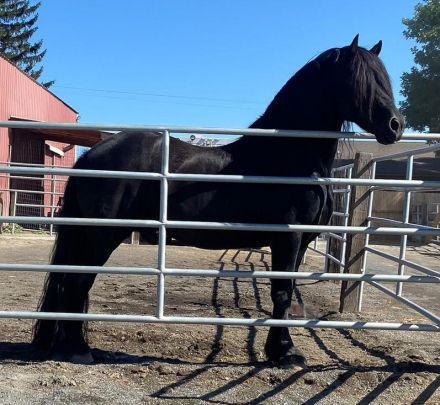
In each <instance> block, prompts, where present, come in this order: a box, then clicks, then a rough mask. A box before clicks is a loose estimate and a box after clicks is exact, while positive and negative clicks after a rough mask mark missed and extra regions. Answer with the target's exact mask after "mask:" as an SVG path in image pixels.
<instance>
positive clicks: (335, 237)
mask: <svg viewBox="0 0 440 405" xmlns="http://www.w3.org/2000/svg"><path fill="white" fill-rule="evenodd" d="M327 235H328V236H329V237H330V238H333V239H337V240H341V241H343V242H347V238H344V237H343V236H340V235H336V234H335V233H333V232H328V233H327Z"/></svg>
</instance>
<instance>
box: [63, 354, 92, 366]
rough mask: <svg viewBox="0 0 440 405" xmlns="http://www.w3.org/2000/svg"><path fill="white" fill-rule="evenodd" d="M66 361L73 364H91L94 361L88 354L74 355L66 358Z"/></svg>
mask: <svg viewBox="0 0 440 405" xmlns="http://www.w3.org/2000/svg"><path fill="white" fill-rule="evenodd" d="M68 361H69V362H70V363H73V364H92V363H93V362H94V361H95V359H94V358H93V356H92V354H91V353H90V352H88V353H83V354H74V355H72V356H70V357H69V358H68Z"/></svg>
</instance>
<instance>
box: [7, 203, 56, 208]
mask: <svg viewBox="0 0 440 405" xmlns="http://www.w3.org/2000/svg"><path fill="white" fill-rule="evenodd" d="M15 206H16V207H29V208H61V207H60V206H59V205H41V204H40V205H38V204H17V203H15Z"/></svg>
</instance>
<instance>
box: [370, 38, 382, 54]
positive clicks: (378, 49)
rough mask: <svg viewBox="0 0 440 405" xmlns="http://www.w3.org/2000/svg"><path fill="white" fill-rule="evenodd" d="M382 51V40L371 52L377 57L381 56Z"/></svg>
mask: <svg viewBox="0 0 440 405" xmlns="http://www.w3.org/2000/svg"><path fill="white" fill-rule="evenodd" d="M381 50H382V40H380V41H379V42H378V43H377V44H376V45H374V46H373V47H372V48H371V49H370V52H372V53H374V54H375V55H377V56H379V54H380V51H381Z"/></svg>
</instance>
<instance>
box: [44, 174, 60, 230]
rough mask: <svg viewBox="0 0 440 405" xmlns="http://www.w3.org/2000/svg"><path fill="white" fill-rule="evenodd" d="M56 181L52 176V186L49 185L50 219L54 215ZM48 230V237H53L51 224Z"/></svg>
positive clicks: (55, 177)
mask: <svg viewBox="0 0 440 405" xmlns="http://www.w3.org/2000/svg"><path fill="white" fill-rule="evenodd" d="M56 179H57V176H56V175H54V174H53V175H52V182H51V183H52V184H51V185H50V216H51V218H53V217H54V214H55V189H56ZM43 201H44V200H43ZM43 210H44V209H43ZM49 230H50V236H52V235H53V224H50V227H49Z"/></svg>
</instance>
